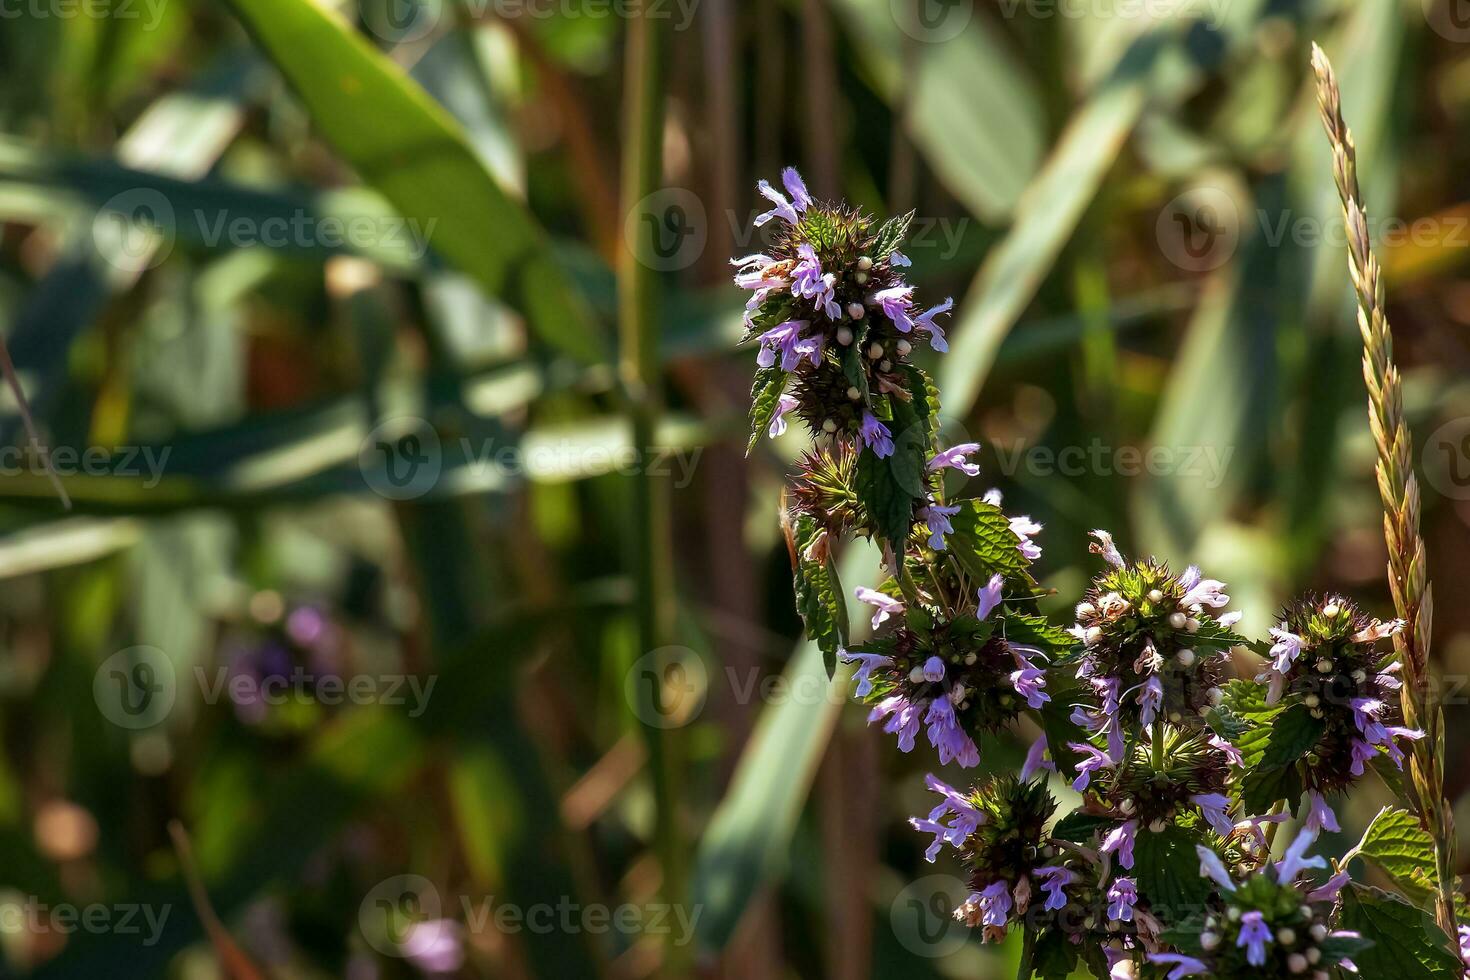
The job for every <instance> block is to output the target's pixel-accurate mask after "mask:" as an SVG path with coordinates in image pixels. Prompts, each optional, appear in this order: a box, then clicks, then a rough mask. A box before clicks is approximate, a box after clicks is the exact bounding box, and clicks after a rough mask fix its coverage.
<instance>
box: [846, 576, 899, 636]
mask: <svg viewBox="0 0 1470 980" xmlns="http://www.w3.org/2000/svg"><path fill="white" fill-rule="evenodd" d="M852 594H853V596H855V597H856V598H857V601H858V602H866V603H867V604H868V605H870V606H872V607H873V610H874V611H873V624H872V625H873V629H877V628H878V627H880V626H882V625H883V624H884V623H885V622H886V621H887V620H888V617H889V616H891V615H893V614H895V613H901V612H903V611H904V605H903V603H902V602H900V601H899V600H897V599H895V598H893V596H891V595H885V594H884V593H882V592H879V591H877V590H876V589H869V588H867V587H865V586H862V585H859V586H858V587H857V588H855V589H853V590H852Z"/></svg>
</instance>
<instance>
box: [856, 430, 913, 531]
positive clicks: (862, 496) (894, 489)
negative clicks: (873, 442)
mask: <svg viewBox="0 0 1470 980" xmlns="http://www.w3.org/2000/svg"><path fill="white" fill-rule="evenodd" d="M854 472H855V474H856V481H857V495H858V500H859V501H861V502H862V505H863V510H864V511H866V512H867V515H868V520H870V521H871V522H872V525H873V531H874V533H876V534H877V535H878V537H880V538H883V539H886V540H887V541H890V542H893V544H894V550H895V551H898V550H900V549H901V548H902V546H903V544H904V543H905V542H907V541H908V536H909V529H910V528H911V527H912V526H913V523H914V496H913V495H912V494H911V493H909V492H908V490H907V489H905V488H904V487H903V486H901V485H900V484H899V483H898V481H897V479H895V477H894V475H893V469H892V468H891V467H890V466H889V465H888V460H886V459H879V458H878V457H877V456H876V455H874V454H873V453H872V451H870V450H866V449H865V450H863V451H862V452H861V453H859V454H858V460H857V467H856V469H855V471H854Z"/></svg>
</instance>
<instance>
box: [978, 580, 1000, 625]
mask: <svg viewBox="0 0 1470 980" xmlns="http://www.w3.org/2000/svg"><path fill="white" fill-rule="evenodd" d="M1005 584H1006V580H1005V577H1004V576H1003V575H1001V574H1000V573H999V572H996V573H995V574H994V575H992V576H990V581H989V582H986V583H985V585H984V586H982V587H981V588H980V590H979V593H978V594H977V595H976V597H975V618H976V619H989V618H990V614H991V613H992V612H994V611H995V607H996V606H998V605H1000V600H1001V590H1002V589H1004V588H1005Z"/></svg>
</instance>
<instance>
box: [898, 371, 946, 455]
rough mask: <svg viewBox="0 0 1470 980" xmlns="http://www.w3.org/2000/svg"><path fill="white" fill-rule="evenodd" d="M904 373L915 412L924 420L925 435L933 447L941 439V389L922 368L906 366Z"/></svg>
mask: <svg viewBox="0 0 1470 980" xmlns="http://www.w3.org/2000/svg"><path fill="white" fill-rule="evenodd" d="M904 373H905V374H906V375H908V379H909V383H908V390H909V392H910V394H912V395H913V397H914V412H915V413H916V414H917V415H918V416H919V417H920V418H921V419H923V420H924V435H925V437H926V439H927V441H928V443H929V445H930V446H931V447H932V446H934V444H935V440H936V439H938V438H939V389H938V388H937V387H935V384H934V379H933V378H931V377H929V375H928V374H926V373H925V372H924V371H923V370H922V369H921V368H917V367H915V366H914V365H912V364H905V365H904Z"/></svg>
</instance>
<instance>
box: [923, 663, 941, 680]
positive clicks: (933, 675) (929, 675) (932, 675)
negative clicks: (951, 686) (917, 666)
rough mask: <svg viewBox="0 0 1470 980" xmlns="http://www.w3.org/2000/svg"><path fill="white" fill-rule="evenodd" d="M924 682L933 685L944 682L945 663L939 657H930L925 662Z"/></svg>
mask: <svg viewBox="0 0 1470 980" xmlns="http://www.w3.org/2000/svg"><path fill="white" fill-rule="evenodd" d="M924 680H926V681H928V682H929V683H931V684H938V683H939V682H940V681H942V680H944V661H943V660H940V659H939V658H938V657H930V658H929V659H928V660H926V661H924Z"/></svg>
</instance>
